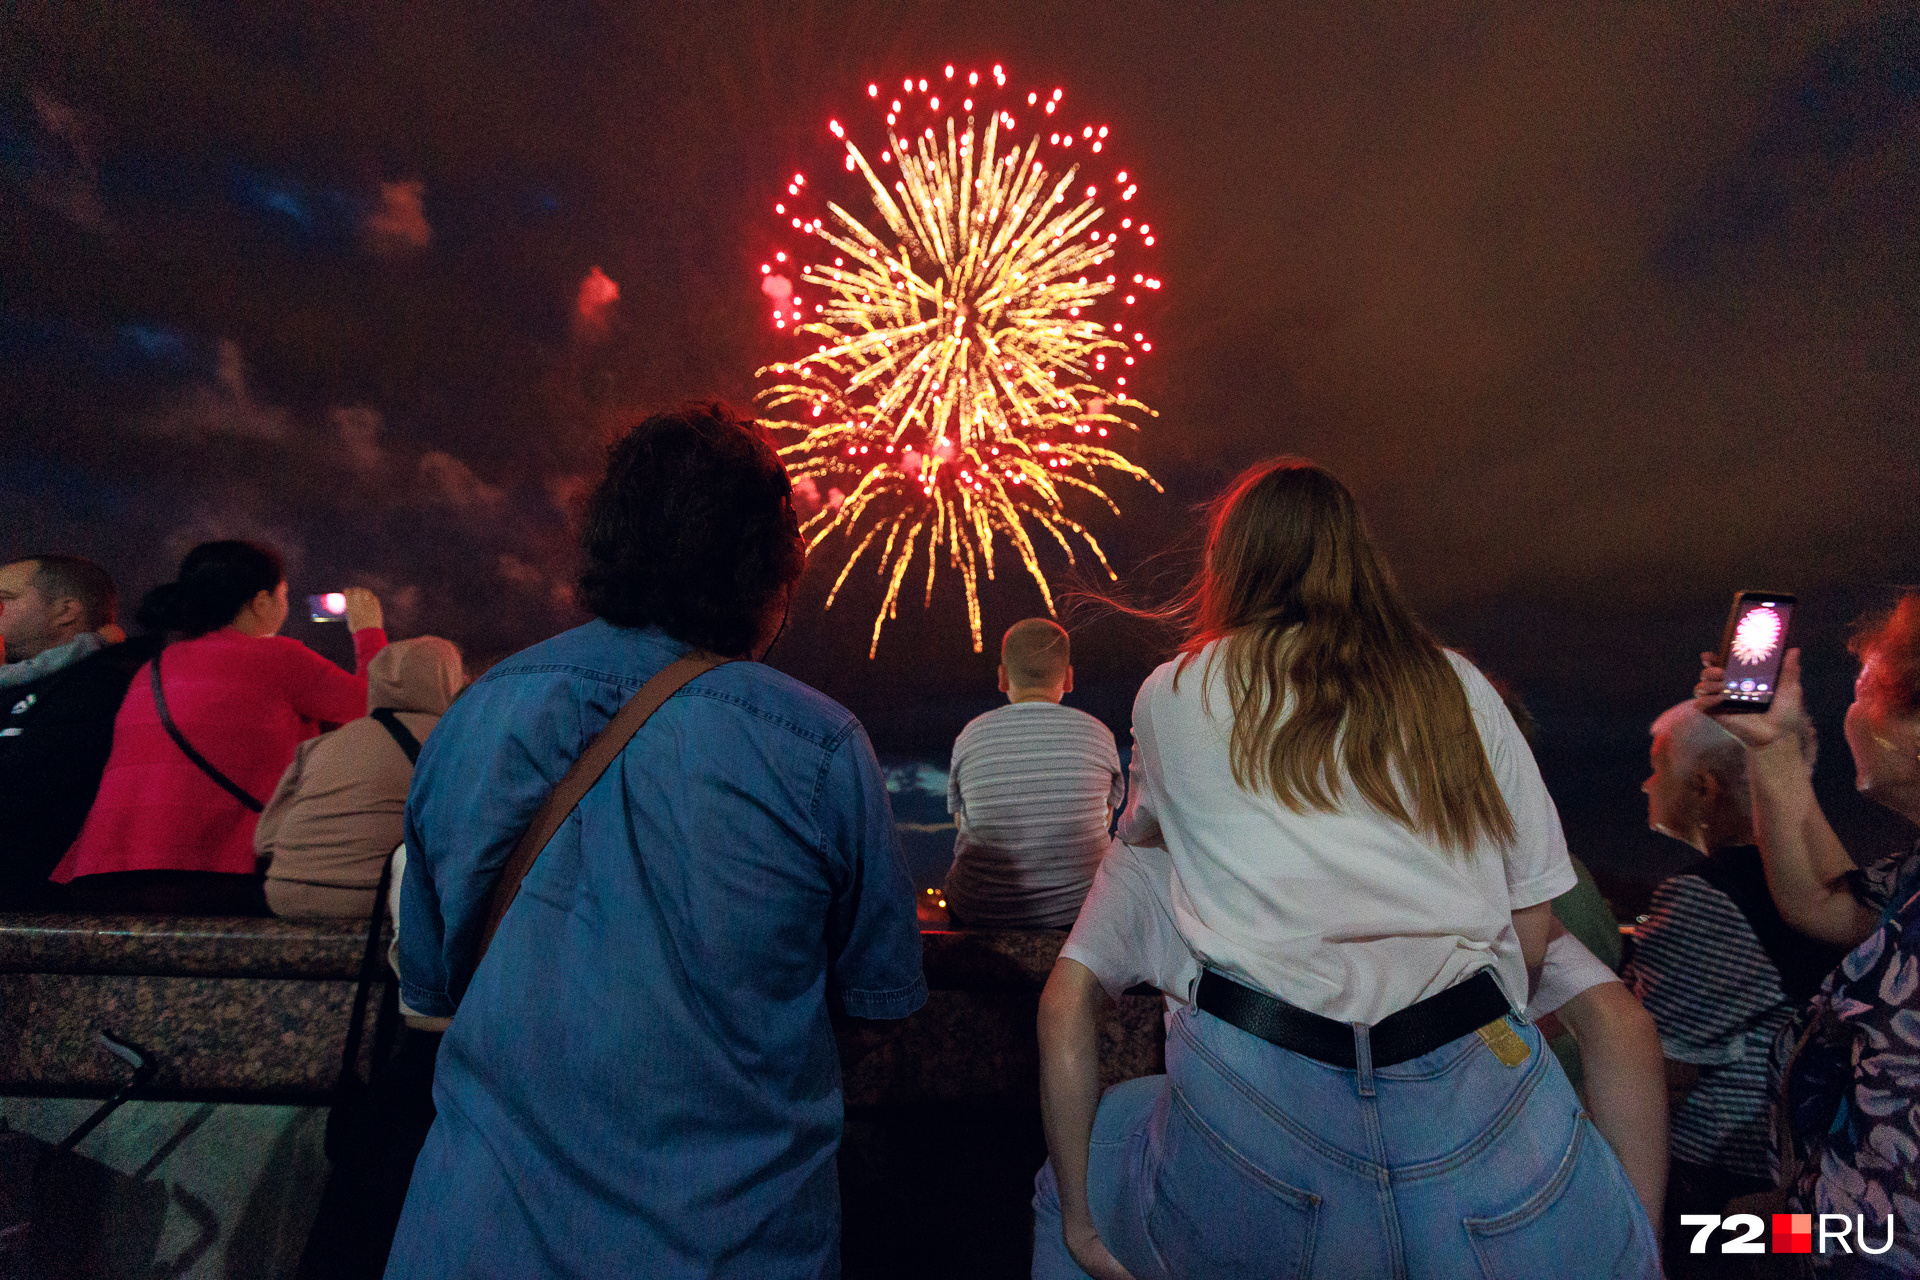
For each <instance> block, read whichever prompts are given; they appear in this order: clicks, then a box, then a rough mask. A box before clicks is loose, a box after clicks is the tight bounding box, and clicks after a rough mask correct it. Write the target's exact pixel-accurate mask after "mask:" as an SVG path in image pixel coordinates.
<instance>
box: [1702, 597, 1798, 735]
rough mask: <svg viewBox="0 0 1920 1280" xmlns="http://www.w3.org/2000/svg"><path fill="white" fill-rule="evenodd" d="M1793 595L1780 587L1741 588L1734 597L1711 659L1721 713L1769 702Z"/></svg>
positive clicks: (1777, 678)
mask: <svg viewBox="0 0 1920 1280" xmlns="http://www.w3.org/2000/svg"><path fill="white" fill-rule="evenodd" d="M1793 607H1794V597H1792V596H1790V595H1787V594H1786V593H1784V592H1780V591H1742V592H1740V593H1739V594H1738V595H1736V596H1734V598H1733V608H1732V610H1731V611H1730V612H1729V613H1728V614H1727V629H1726V632H1725V634H1723V635H1722V636H1721V638H1720V648H1719V650H1718V651H1717V652H1716V653H1715V654H1714V655H1713V657H1714V659H1715V661H1714V662H1713V663H1712V664H1710V665H1712V666H1714V667H1718V668H1720V670H1721V673H1722V674H1721V681H1722V684H1723V690H1724V693H1725V695H1726V696H1725V697H1724V698H1722V699H1721V701H1720V703H1719V704H1718V705H1717V706H1716V707H1715V708H1714V710H1715V711H1718V712H1720V713H1722V714H1728V713H1732V714H1741V713H1746V714H1752V713H1755V712H1764V711H1766V710H1767V708H1769V707H1771V706H1772V705H1773V698H1774V694H1775V693H1776V692H1777V691H1778V689H1779V686H1780V670H1781V666H1782V664H1783V663H1784V662H1785V661H1786V657H1787V630H1788V627H1789V625H1790V624H1791V623H1792V621H1793Z"/></svg>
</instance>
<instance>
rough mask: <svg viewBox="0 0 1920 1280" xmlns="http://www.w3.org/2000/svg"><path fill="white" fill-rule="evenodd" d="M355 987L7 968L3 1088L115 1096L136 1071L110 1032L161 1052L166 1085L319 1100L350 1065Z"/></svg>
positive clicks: (158, 1089) (157, 1081) (156, 1085)
mask: <svg viewBox="0 0 1920 1280" xmlns="http://www.w3.org/2000/svg"><path fill="white" fill-rule="evenodd" d="M353 993H354V984H353V983H350V982H316V981H311V980H306V979H235V978H177V977H142V976H134V975H127V974H110V975H90V974H58V973H54V974H5V975H0V1015H3V1016H0V1026H4V1027H5V1028H6V1034H5V1035H4V1036H0V1092H8V1093H70V1094H78V1095H95V1094H105V1093H111V1092H113V1091H114V1090H116V1089H118V1088H119V1087H120V1086H121V1085H123V1084H125V1083H126V1082H127V1080H128V1078H129V1077H130V1076H131V1074H132V1071H131V1068H129V1067H128V1066H127V1065H126V1064H125V1063H124V1062H122V1061H121V1060H120V1059H119V1058H116V1057H114V1056H113V1055H112V1054H110V1053H108V1052H107V1051H106V1050H105V1049H104V1048H102V1047H101V1046H100V1044H99V1042H98V1041H97V1040H96V1039H95V1037H94V1033H95V1032H96V1031H99V1030H102V1029H105V1030H108V1031H111V1032H113V1033H114V1034H115V1035H117V1036H119V1037H120V1038H121V1039H123V1040H127V1041H130V1042H131V1043H133V1044H137V1045H139V1046H140V1047H141V1048H143V1049H147V1050H149V1051H151V1052H152V1053H153V1054H154V1055H155V1056H156V1057H158V1058H159V1060H160V1073H159V1075H158V1076H156V1077H155V1078H154V1081H153V1086H152V1091H153V1092H155V1093H162V1094H164V1093H171V1092H176V1091H178V1092H192V1093H196V1094H207V1095H229V1096H234V1097H276V1098H298V1097H303V1096H312V1097H315V1098H317V1097H319V1096H320V1095H322V1094H324V1093H325V1092H326V1091H327V1090H328V1089H330V1088H331V1087H332V1085H333V1081H334V1077H335V1076H336V1075H337V1074H338V1073H339V1070H340V1053H341V1051H342V1049H343V1048H344V1047H345V1044H346V1035H347V1021H348V1018H349V1017H350V1016H351V1015H352V1012H353ZM376 1003H377V1002H376V1001H369V1006H370V1007H369V1009H368V1014H367V1027H368V1033H367V1036H366V1037H365V1038H364V1039H363V1045H365V1048H363V1051H362V1052H363V1064H364V1062H365V1061H366V1058H367V1056H369V1054H370V1049H371V1045H370V1043H369V1042H370V1041H371V1033H372V1021H373V1015H374V1008H373V1007H372V1006H374V1005H375V1004H376Z"/></svg>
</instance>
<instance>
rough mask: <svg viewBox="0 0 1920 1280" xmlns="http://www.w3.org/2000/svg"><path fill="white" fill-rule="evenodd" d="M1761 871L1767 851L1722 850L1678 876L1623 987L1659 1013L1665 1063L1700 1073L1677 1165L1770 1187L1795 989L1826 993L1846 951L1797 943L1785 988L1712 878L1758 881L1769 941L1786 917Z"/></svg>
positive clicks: (1786, 956)
mask: <svg viewBox="0 0 1920 1280" xmlns="http://www.w3.org/2000/svg"><path fill="white" fill-rule="evenodd" d="M1759 863H1760V854H1759V850H1757V849H1753V848H1750V847H1744V846H1742V847H1737V848H1731V849H1723V850H1720V851H1718V852H1717V853H1715V854H1714V856H1713V860H1712V864H1709V866H1708V867H1704V868H1702V869H1701V870H1700V871H1697V872H1689V873H1683V874H1681V875H1676V876H1669V877H1668V878H1667V879H1666V880H1665V881H1663V882H1662V883H1661V885H1660V887H1659V888H1657V889H1655V890H1654V893H1653V902H1652V904H1651V905H1650V906H1649V907H1648V909H1647V914H1646V916H1645V917H1644V918H1643V920H1642V922H1641V924H1640V925H1639V926H1638V928H1636V929H1635V931H1634V938H1633V943H1632V949H1631V951H1630V953H1629V955H1628V957H1627V960H1626V963H1625V964H1624V965H1623V966H1622V967H1621V971H1620V977H1621V980H1622V981H1623V982H1625V983H1626V984H1627V986H1628V987H1629V988H1630V989H1631V990H1632V991H1633V993H1634V995H1636V996H1638V997H1639V998H1640V1003H1641V1004H1643V1005H1645V1006H1646V1009H1647V1012H1648V1013H1650V1014H1652V1015H1653V1020H1654V1023H1655V1024H1656V1025H1657V1026H1658V1027H1659V1029H1660V1045H1661V1050H1662V1052H1663V1053H1664V1054H1665V1055H1666V1057H1667V1058H1669V1059H1671V1060H1672V1061H1674V1062H1687V1063H1692V1064H1694V1065H1695V1066H1697V1067H1699V1068H1700V1079H1699V1083H1698V1084H1696V1085H1694V1087H1693V1088H1692V1090H1690V1091H1689V1092H1688V1093H1687V1095H1686V1097H1685V1098H1683V1099H1681V1101H1680V1103H1679V1105H1678V1106H1676V1107H1675V1108H1674V1111H1673V1118H1672V1151H1673V1158H1674V1159H1676V1160H1684V1161H1686V1162H1687V1163H1689V1164H1697V1165H1706V1166H1710V1167H1714V1168H1720V1169H1725V1170H1727V1171H1728V1172H1731V1173H1739V1174H1743V1175H1745V1176H1747V1177H1751V1178H1762V1179H1766V1178H1770V1177H1771V1176H1772V1174H1771V1172H1770V1170H1769V1162H1768V1157H1767V1145H1768V1140H1769V1136H1770V1135H1769V1128H1768V1107H1769V1101H1770V1094H1769V1092H1768V1088H1767V1055H1768V1051H1769V1050H1770V1048H1771V1047H1772V1044H1773V1041H1774V1039H1775V1037H1777V1036H1778V1035H1779V1034H1780V1030H1781V1028H1782V1027H1785V1026H1786V1025H1787V1024H1788V1023H1789V1022H1791V1021H1792V1020H1793V1017H1794V1014H1795V1012H1796V1011H1797V1010H1798V1009H1799V1008H1800V1006H1801V1005H1802V1004H1804V1003H1805V1001H1804V999H1798V1000H1797V999H1795V998H1794V997H1792V996H1790V995H1788V994H1787V990H1786V988H1788V987H1793V988H1794V989H1796V990H1806V989H1809V987H1808V983H1807V980H1808V979H1809V978H1811V979H1812V982H1813V983H1817V982H1818V981H1819V977H1820V975H1821V974H1822V973H1824V972H1825V969H1826V968H1827V967H1828V966H1830V964H1831V963H1832V962H1833V960H1834V959H1837V957H1838V955H1839V952H1838V951H1837V950H1834V951H1832V954H1831V955H1827V954H1826V952H1827V950H1828V949H1826V948H1822V947H1820V946H1818V945H1817V944H1810V943H1809V942H1808V940H1805V939H1798V938H1797V937H1796V938H1794V939H1792V940H1791V941H1789V942H1788V943H1787V944H1786V949H1784V950H1782V952H1781V956H1780V960H1781V962H1782V963H1785V964H1787V965H1788V966H1789V967H1790V968H1792V969H1793V970H1795V972H1793V973H1792V974H1789V975H1786V976H1785V977H1784V978H1783V975H1782V972H1781V969H1780V968H1779V967H1778V965H1777V964H1776V962H1775V959H1774V958H1773V957H1772V956H1770V955H1769V953H1768V950H1767V948H1766V947H1765V946H1764V945H1763V944H1762V940H1761V938H1760V936H1759V935H1758V934H1757V933H1756V932H1755V925H1754V923H1752V922H1750V921H1749V919H1748V916H1747V913H1746V912H1743V911H1742V910H1741V908H1740V905H1739V904H1738V903H1737V902H1736V901H1735V900H1734V898H1733V897H1732V896H1730V895H1729V894H1728V893H1727V892H1726V891H1725V890H1724V889H1723V888H1721V887H1720V886H1719V885H1716V884H1715V883H1713V880H1712V879H1709V876H1710V875H1711V876H1714V878H1716V879H1723V880H1727V881H1728V883H1729V884H1730V885H1731V884H1735V883H1736V882H1735V881H1734V880H1732V879H1729V878H1728V876H1727V875H1726V874H1724V873H1726V872H1728V871H1738V872H1740V873H1744V874H1742V875H1741V876H1740V877H1739V879H1740V880H1748V879H1759V884H1760V886H1761V887H1760V889H1759V892H1758V893H1757V894H1755V895H1743V896H1752V897H1753V898H1754V901H1752V902H1751V903H1749V908H1750V909H1751V910H1754V911H1755V912H1757V913H1758V914H1759V915H1760V916H1761V919H1760V921H1759V924H1760V926H1761V927H1762V928H1763V929H1766V930H1767V931H1768V932H1769V933H1771V932H1773V930H1772V929H1771V925H1772V922H1773V920H1774V919H1775V918H1777V916H1776V913H1775V911H1774V909H1773V904H1772V902H1771V900H1769V899H1767V897H1766V894H1765V889H1764V885H1765V881H1764V879H1760V877H1761V876H1762V875H1763V874H1764V873H1763V872H1762V871H1761V868H1760V865H1759ZM1713 864H1721V865H1719V866H1715V865H1713ZM1715 872H1720V873H1722V874H1719V875H1714V873H1715ZM1782 928H1784V924H1783V925H1782ZM1795 944H1797V945H1795ZM1802 952H1804V953H1805V954H1804V955H1803V954H1801V953H1802Z"/></svg>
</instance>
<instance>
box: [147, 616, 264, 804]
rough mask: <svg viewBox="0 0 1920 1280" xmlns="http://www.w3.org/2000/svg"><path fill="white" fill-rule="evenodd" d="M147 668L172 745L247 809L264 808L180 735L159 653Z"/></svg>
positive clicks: (157, 705) (154, 703) (156, 702)
mask: <svg viewBox="0 0 1920 1280" xmlns="http://www.w3.org/2000/svg"><path fill="white" fill-rule="evenodd" d="M147 669H148V670H149V671H150V672H152V673H153V705H154V707H155V708H156V709H157V710H158V711H159V712H160V723H161V725H162V726H163V727H164V728H165V729H166V731H167V736H168V737H169V738H172V739H173V745H174V746H176V747H178V748H180V750H181V751H183V752H184V753H186V757H187V759H189V760H191V761H193V763H194V764H195V765H197V766H198V767H199V769H200V772H202V773H204V774H206V775H207V776H208V777H209V778H212V779H213V780H214V781H215V782H217V783H219V784H220V786H221V788H222V789H224V790H225V791H226V793H227V794H228V795H230V796H232V797H233V798H234V799H235V800H238V801H239V802H240V803H241V804H243V805H245V806H247V808H248V810H249V811H251V812H253V813H259V812H261V811H262V810H264V809H265V808H266V807H267V806H265V805H263V804H261V803H260V802H259V801H258V800H255V799H254V798H253V797H252V796H250V795H248V794H247V793H246V792H244V791H242V790H241V789H240V786H239V784H238V783H236V782H235V781H234V780H233V779H232V778H229V777H228V776H227V775H226V774H224V773H222V772H220V771H219V770H218V769H216V768H214V767H213V762H212V761H210V760H208V759H207V758H206V757H205V756H203V755H201V754H200V753H199V752H198V751H195V750H194V749H193V744H192V743H190V742H188V741H187V740H186V738H184V737H182V736H181V734H180V726H179V725H177V724H175V723H174V722H173V714H172V713H171V712H169V711H168V710H167V695H166V691H165V690H164V689H162V688H161V687H160V654H158V653H156V654H154V655H153V661H152V662H151V663H149V664H148V667H147Z"/></svg>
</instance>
